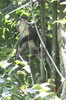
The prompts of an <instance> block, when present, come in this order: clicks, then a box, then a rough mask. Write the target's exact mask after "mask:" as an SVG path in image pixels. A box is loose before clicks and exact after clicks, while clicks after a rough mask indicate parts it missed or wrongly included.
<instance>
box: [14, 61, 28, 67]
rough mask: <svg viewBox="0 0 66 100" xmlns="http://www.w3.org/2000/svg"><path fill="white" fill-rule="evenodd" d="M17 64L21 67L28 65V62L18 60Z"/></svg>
mask: <svg viewBox="0 0 66 100" xmlns="http://www.w3.org/2000/svg"><path fill="white" fill-rule="evenodd" d="M15 62H16V64H20V65H23V66H26V65H27V62H26V61H20V60H16V61H15Z"/></svg>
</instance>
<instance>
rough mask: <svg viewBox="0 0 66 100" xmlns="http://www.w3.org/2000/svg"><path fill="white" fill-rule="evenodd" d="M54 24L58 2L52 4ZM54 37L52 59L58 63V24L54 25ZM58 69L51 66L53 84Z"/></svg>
mask: <svg viewBox="0 0 66 100" xmlns="http://www.w3.org/2000/svg"><path fill="white" fill-rule="evenodd" d="M52 9H53V10H52V13H53V22H54V21H56V20H57V1H54V2H53V3H52ZM52 32H53V37H52V58H53V60H54V62H55V63H56V58H57V52H56V51H57V24H56V23H55V24H53V31H52ZM55 78H56V69H55V68H54V67H53V65H52V66H51V83H52V84H55Z"/></svg>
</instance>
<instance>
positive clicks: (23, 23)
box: [17, 18, 28, 33]
mask: <svg viewBox="0 0 66 100" xmlns="http://www.w3.org/2000/svg"><path fill="white" fill-rule="evenodd" d="M26 25H28V22H27V20H25V19H23V18H19V21H18V22H17V30H18V31H19V32H20V33H22V32H23V30H24V29H25V27H26Z"/></svg>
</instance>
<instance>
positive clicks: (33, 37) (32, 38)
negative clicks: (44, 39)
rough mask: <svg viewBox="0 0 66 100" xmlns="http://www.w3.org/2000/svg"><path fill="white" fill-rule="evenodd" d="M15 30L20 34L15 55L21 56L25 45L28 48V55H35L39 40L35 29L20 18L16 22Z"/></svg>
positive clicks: (37, 50)
mask: <svg viewBox="0 0 66 100" xmlns="http://www.w3.org/2000/svg"><path fill="white" fill-rule="evenodd" d="M17 29H18V31H19V33H20V37H19V43H18V53H17V55H20V54H22V52H23V51H24V50H25V49H26V47H27V45H28V46H29V50H30V54H32V55H34V54H37V52H39V48H40V39H39V37H38V34H37V32H36V29H35V27H34V26H32V25H31V24H29V23H28V22H27V20H25V19H24V18H20V19H19V21H18V22H17Z"/></svg>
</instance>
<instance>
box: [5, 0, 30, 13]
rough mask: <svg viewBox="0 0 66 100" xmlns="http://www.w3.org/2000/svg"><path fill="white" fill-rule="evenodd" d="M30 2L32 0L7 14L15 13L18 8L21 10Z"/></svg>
mask: <svg viewBox="0 0 66 100" xmlns="http://www.w3.org/2000/svg"><path fill="white" fill-rule="evenodd" d="M29 3H30V2H28V3H27V4H25V5H22V6H21V7H18V8H17V9H15V10H13V11H11V12H9V13H8V14H7V15H10V14H12V13H14V12H15V11H17V10H19V9H22V8H25V7H26V6H27V5H29Z"/></svg>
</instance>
